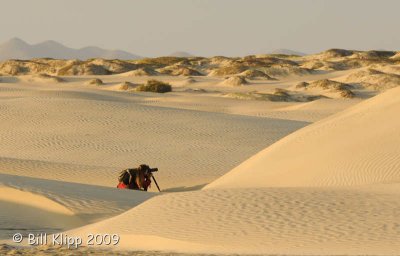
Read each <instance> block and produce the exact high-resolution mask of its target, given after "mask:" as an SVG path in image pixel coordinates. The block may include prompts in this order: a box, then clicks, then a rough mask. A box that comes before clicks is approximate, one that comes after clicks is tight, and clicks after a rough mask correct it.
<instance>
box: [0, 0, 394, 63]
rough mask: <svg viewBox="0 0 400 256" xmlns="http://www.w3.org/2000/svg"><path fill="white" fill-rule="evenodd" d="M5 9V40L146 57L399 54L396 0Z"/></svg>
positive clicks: (191, 0)
mask: <svg viewBox="0 0 400 256" xmlns="http://www.w3.org/2000/svg"><path fill="white" fill-rule="evenodd" d="M0 8H1V13H0V42H3V41H6V40H8V39H10V38H12V37H19V38H21V39H23V40H25V41H27V42H28V43H39V42H41V41H45V40H50V39H51V40H55V41H58V42H60V43H62V44H64V45H66V46H69V47H73V48H79V47H84V46H99V47H103V48H108V49H121V50H126V51H129V52H132V53H134V54H138V55H142V56H161V55H169V54H170V53H172V52H175V51H188V52H190V53H193V54H196V55H203V56H211V55H227V56H241V55H246V54H254V53H266V52H269V51H271V50H275V49H278V48H288V49H292V50H296V51H301V52H306V53H314V52H319V51H322V50H326V49H329V48H347V49H359V50H370V49H386V50H399V49H400V33H399V31H400V15H399V10H400V1H397V0H392V1H391V0H379V1H378V0H376V1H370V0H364V1H363V0H359V1H357V0H353V1H351V0H347V1H345V0H343V1H339V0H336V1H333V0H331V1H323V0H319V1H317V0H292V1H290V0H276V1H272V0H271V1H268V0H264V1H262V0H214V1H211V0H158V1H157V0H108V1H103V0H35V1H30V0H0Z"/></svg>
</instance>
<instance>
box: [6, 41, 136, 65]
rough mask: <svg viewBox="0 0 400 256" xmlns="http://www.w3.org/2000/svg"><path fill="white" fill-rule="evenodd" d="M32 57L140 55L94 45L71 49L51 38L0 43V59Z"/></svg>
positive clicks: (128, 57)
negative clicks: (38, 40)
mask: <svg viewBox="0 0 400 256" xmlns="http://www.w3.org/2000/svg"><path fill="white" fill-rule="evenodd" d="M33 58H54V59H81V60H86V59H90V58H104V59H121V60H130V59H140V58H141V57H140V56H138V55H134V54H131V53H129V52H125V51H120V50H106V49H102V48H99V47H94V46H89V47H84V48H80V49H73V48H69V47H67V46H65V45H62V44H60V43H58V42H56V41H52V40H49V41H45V42H42V43H38V44H33V45H31V44H28V43H26V42H25V41H23V40H21V39H19V38H12V39H10V40H8V41H7V42H5V43H3V44H0V60H7V59H33Z"/></svg>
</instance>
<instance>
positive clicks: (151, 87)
mask: <svg viewBox="0 0 400 256" xmlns="http://www.w3.org/2000/svg"><path fill="white" fill-rule="evenodd" d="M136 90H137V91H141V92H157V93H166V92H170V91H172V87H171V85H170V84H168V83H165V82H162V81H158V80H148V81H147V83H146V84H143V85H139V86H138V87H137V88H136Z"/></svg>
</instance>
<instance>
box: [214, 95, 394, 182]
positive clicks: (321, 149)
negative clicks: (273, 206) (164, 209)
mask: <svg viewBox="0 0 400 256" xmlns="http://www.w3.org/2000/svg"><path fill="white" fill-rule="evenodd" d="M399 94H400V88H395V89H392V90H391V91H388V92H386V93H384V94H381V95H379V96H377V97H375V98H372V99H370V100H368V101H365V102H363V103H360V104H358V105H356V106H355V107H353V108H351V109H348V110H345V111H344V112H342V113H338V114H336V115H334V116H332V117H330V118H327V119H325V120H323V121H321V122H317V123H315V124H313V125H310V126H308V127H306V128H304V129H302V130H300V131H298V132H296V133H294V134H291V135H289V136H287V137H286V138H284V139H282V140H280V141H279V142H277V143H275V144H274V145H272V146H270V147H268V148H266V149H265V150H263V151H261V152H260V153H258V154H256V155H255V156H253V157H252V158H250V159H249V160H247V161H245V162H244V163H242V164H241V165H239V166H238V167H236V168H235V169H233V170H232V171H231V172H229V173H228V174H226V175H225V176H223V177H221V178H220V179H218V180H216V181H214V182H213V183H211V184H209V185H208V186H207V187H206V189H211V188H227V187H234V188H236V187H297V186H321V185H323V186H333V185H334V186H338V185H339V186H346V185H362V184H376V183H393V182H398V181H399V180H400V172H399V169H400V159H399V155H400V154H399V153H400V151H399V150H400V148H399V146H398V138H399V134H398V129H399V128H400V121H399V119H397V118H394V117H395V116H396V115H397V114H396V113H398V111H399V109H400V100H399V97H398V95H399ZM255 176H256V177H258V178H257V179H256V180H253V177H255ZM250 184H251V185H250Z"/></svg>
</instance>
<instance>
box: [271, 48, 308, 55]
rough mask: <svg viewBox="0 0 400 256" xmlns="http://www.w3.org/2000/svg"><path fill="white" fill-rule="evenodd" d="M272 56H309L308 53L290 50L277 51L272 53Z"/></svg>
mask: <svg viewBox="0 0 400 256" xmlns="http://www.w3.org/2000/svg"><path fill="white" fill-rule="evenodd" d="M270 53H271V54H286V55H299V56H304V55H307V53H304V52H296V51H292V50H289V49H276V50H274V51H272V52H270Z"/></svg>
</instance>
